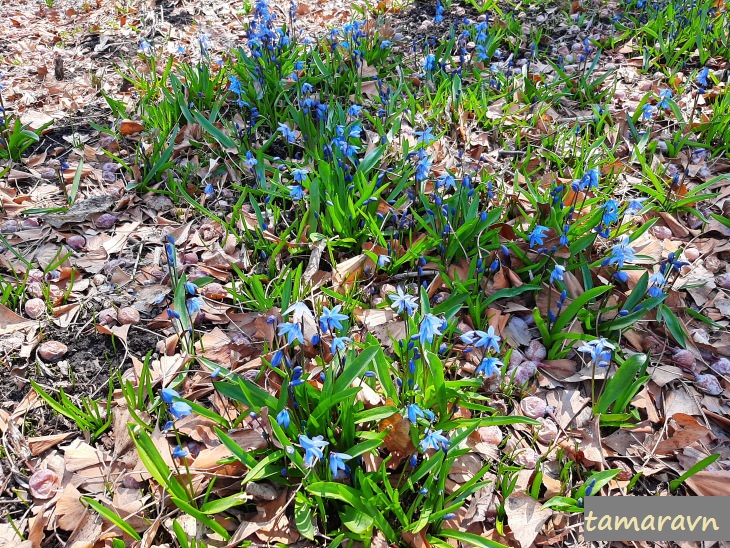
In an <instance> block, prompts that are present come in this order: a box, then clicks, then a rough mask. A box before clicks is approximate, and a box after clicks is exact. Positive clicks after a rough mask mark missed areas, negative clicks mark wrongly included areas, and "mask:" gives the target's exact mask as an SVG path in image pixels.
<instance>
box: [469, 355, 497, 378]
mask: <svg viewBox="0 0 730 548" xmlns="http://www.w3.org/2000/svg"><path fill="white" fill-rule="evenodd" d="M503 365H504V364H503V363H502V362H501V361H500V360H499V359H498V358H495V357H494V356H489V357H487V358H484V359H483V360H482V362H481V363H480V364H479V366H478V367H477V369H476V371H475V373H476V374H477V375H484V376H485V377H488V378H489V377H492V376H493V375H496V374H499V371H500V368H501V367H502V366H503Z"/></svg>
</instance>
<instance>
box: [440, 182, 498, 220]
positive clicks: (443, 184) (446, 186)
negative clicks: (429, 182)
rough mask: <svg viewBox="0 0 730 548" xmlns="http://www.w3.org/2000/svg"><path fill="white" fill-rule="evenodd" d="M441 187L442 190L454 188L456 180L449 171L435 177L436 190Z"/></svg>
mask: <svg viewBox="0 0 730 548" xmlns="http://www.w3.org/2000/svg"><path fill="white" fill-rule="evenodd" d="M441 187H444V190H448V189H449V188H453V189H454V190H456V181H455V180H454V178H453V177H452V176H451V174H450V173H444V174H443V175H440V176H439V177H437V178H436V190H438V189H439V188H441ZM485 215H486V214H485Z"/></svg>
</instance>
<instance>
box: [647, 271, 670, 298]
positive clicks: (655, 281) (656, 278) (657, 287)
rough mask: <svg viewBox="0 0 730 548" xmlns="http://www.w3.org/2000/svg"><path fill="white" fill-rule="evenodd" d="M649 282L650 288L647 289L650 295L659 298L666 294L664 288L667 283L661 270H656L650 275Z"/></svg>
mask: <svg viewBox="0 0 730 548" xmlns="http://www.w3.org/2000/svg"><path fill="white" fill-rule="evenodd" d="M649 283H650V284H651V286H650V287H649V290H648V291H647V294H648V295H649V297H654V298H658V297H662V296H663V295H664V292H663V291H662V288H663V287H664V285H665V284H666V283H667V280H666V278H665V277H664V274H662V273H661V272H655V273H654V274H652V275H651V276H650V277H649Z"/></svg>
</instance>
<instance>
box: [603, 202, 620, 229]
mask: <svg viewBox="0 0 730 548" xmlns="http://www.w3.org/2000/svg"><path fill="white" fill-rule="evenodd" d="M601 209H602V210H603V218H602V222H603V224H604V225H606V226H608V225H610V224H612V223H616V222H618V204H617V203H616V200H607V201H606V203H605V204H603V205H602V206H601Z"/></svg>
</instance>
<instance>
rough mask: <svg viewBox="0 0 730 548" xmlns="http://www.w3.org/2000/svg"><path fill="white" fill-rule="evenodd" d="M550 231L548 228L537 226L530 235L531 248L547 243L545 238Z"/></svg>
mask: <svg viewBox="0 0 730 548" xmlns="http://www.w3.org/2000/svg"><path fill="white" fill-rule="evenodd" d="M549 230H550V229H549V228H548V227H546V226H542V225H537V226H536V227H535V229H534V230H533V231H532V232H531V233H530V247H531V248H532V247H535V246H536V245H542V244H543V243H545V236H546V234H547V232H548V231H549Z"/></svg>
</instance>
